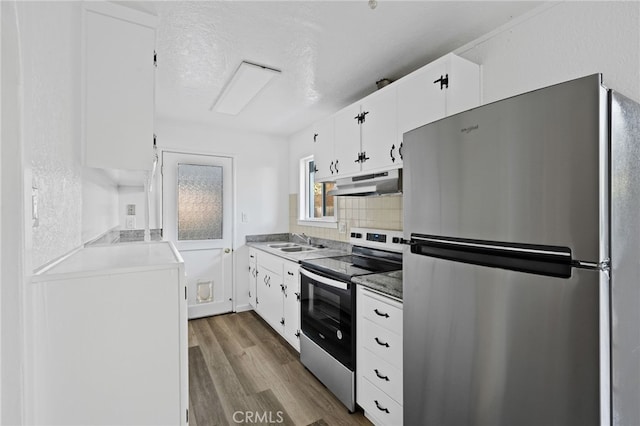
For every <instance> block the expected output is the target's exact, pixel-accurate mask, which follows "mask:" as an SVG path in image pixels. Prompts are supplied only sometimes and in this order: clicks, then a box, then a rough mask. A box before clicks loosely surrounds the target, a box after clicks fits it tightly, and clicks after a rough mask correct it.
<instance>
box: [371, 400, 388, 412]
mask: <svg viewBox="0 0 640 426" xmlns="http://www.w3.org/2000/svg"><path fill="white" fill-rule="evenodd" d="M373 402H375V403H376V407H377V408H378V410H380V411H384V412H385V413H387V414H389V410H388V409H387V408H384V407H383V406H381V405H380V403H379V402H378V400H377V399H374V400H373Z"/></svg>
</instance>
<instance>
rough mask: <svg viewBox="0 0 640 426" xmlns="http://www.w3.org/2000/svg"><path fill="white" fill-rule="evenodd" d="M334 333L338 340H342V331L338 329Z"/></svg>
mask: <svg viewBox="0 0 640 426" xmlns="http://www.w3.org/2000/svg"><path fill="white" fill-rule="evenodd" d="M336 335H337V336H338V340H342V331H340V330H338V331H337V332H336Z"/></svg>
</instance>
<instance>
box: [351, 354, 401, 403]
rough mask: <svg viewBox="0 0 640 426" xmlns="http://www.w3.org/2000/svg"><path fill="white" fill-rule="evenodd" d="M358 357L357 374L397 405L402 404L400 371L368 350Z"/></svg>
mask: <svg viewBox="0 0 640 426" xmlns="http://www.w3.org/2000/svg"><path fill="white" fill-rule="evenodd" d="M360 355H361V357H360V361H361V363H360V364H358V367H357V368H358V374H359V375H362V376H364V377H365V378H366V379H367V380H369V381H370V382H371V383H373V384H374V385H375V386H376V387H377V388H379V389H380V390H382V391H383V392H384V393H386V394H387V395H389V396H390V397H391V398H393V399H394V400H395V401H396V402H397V403H399V404H402V370H400V369H399V368H398V367H394V366H392V365H391V364H389V363H388V362H387V361H385V360H383V359H382V358H380V357H378V356H376V355H374V354H373V353H372V352H370V351H369V350H368V349H363V350H362V353H361V354H360Z"/></svg>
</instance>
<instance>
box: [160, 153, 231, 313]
mask: <svg viewBox="0 0 640 426" xmlns="http://www.w3.org/2000/svg"><path fill="white" fill-rule="evenodd" d="M232 167H233V159H231V158H229V157H218V156H212V155H196V154H185V153H179V152H168V151H165V152H163V153H162V228H163V238H164V239H165V240H168V241H172V242H173V243H174V244H175V245H176V248H177V249H178V251H179V252H180V254H181V255H182V258H183V259H184V264H185V271H186V275H187V288H188V298H187V301H188V305H189V318H190V319H191V318H200V317H205V316H210V315H216V314H220V313H224V312H230V311H231V310H232V309H233V253H232V252H233V250H232V242H233V239H232V235H231V234H232V230H233V223H232V220H233V211H232V207H233V192H232V191H233V181H232V179H233V173H232Z"/></svg>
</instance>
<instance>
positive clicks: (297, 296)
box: [294, 293, 300, 302]
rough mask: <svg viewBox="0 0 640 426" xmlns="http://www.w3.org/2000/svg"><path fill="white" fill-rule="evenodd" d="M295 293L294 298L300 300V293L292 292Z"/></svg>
mask: <svg viewBox="0 0 640 426" xmlns="http://www.w3.org/2000/svg"><path fill="white" fill-rule="evenodd" d="M294 294H295V295H296V300H297V301H298V302H299V301H300V293H294Z"/></svg>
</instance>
